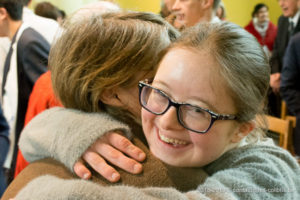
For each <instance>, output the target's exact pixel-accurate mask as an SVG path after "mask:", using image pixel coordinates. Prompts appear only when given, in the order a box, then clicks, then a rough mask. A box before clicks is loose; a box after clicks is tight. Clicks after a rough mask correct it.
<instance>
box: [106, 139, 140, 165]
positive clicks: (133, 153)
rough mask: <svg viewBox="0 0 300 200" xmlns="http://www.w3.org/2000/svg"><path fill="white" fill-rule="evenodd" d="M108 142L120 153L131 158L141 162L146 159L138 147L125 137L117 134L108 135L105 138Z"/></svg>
mask: <svg viewBox="0 0 300 200" xmlns="http://www.w3.org/2000/svg"><path fill="white" fill-rule="evenodd" d="M106 139H107V140H108V142H109V143H110V144H111V145H112V146H114V147H115V148H117V149H119V150H120V151H121V152H123V153H125V154H126V155H128V156H130V157H131V158H133V159H135V160H137V161H139V162H142V161H144V160H145V158H146V154H145V153H144V152H143V151H142V150H141V149H140V148H138V147H136V146H135V145H133V144H132V143H131V142H130V141H129V140H128V139H127V138H126V137H124V136H122V135H120V134H118V133H109V134H107V136H106Z"/></svg>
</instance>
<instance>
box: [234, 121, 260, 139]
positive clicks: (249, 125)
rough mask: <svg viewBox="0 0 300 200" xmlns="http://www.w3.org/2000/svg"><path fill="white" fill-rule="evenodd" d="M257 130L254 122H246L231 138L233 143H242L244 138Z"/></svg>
mask: <svg viewBox="0 0 300 200" xmlns="http://www.w3.org/2000/svg"><path fill="white" fill-rule="evenodd" d="M254 128H255V123H254V121H251V122H244V123H242V124H241V125H240V127H239V129H238V131H237V132H236V133H234V135H233V137H232V138H231V142H232V143H238V142H240V141H241V140H242V139H243V138H244V137H246V136H247V135H248V134H249V133H250V132H251V131H252V130H253V129H254Z"/></svg>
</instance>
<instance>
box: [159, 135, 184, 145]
mask: <svg viewBox="0 0 300 200" xmlns="http://www.w3.org/2000/svg"><path fill="white" fill-rule="evenodd" d="M159 136H160V139H161V140H162V141H164V142H166V143H169V144H173V145H178V144H181V145H185V144H186V143H187V142H185V141H182V140H177V139H173V138H168V137H166V136H164V135H161V134H159Z"/></svg>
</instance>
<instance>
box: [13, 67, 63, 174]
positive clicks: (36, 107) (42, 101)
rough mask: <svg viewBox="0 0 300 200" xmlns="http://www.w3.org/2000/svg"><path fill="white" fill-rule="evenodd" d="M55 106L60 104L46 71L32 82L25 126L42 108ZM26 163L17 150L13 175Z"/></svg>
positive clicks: (49, 74) (48, 72) (48, 73)
mask: <svg viewBox="0 0 300 200" xmlns="http://www.w3.org/2000/svg"><path fill="white" fill-rule="evenodd" d="M55 106H62V105H61V103H60V102H59V101H58V100H57V98H56V97H55V95H54V92H53V89H52V82H51V72H50V71H47V72H46V73H44V74H43V75H41V76H40V77H39V79H38V80H37V81H36V83H35V84H34V87H33V89H32V92H31V94H30V97H29V101H28V107H27V112H26V117H25V123H24V124H25V125H24V126H26V125H27V124H28V123H29V122H30V120H31V119H32V118H34V117H35V116H36V115H37V114H39V113H40V112H43V111H44V110H46V109H48V108H51V107H55ZM27 165H28V162H27V161H26V160H25V159H24V157H23V155H22V153H21V151H20V150H19V151H18V156H17V163H16V169H15V177H16V176H17V175H18V174H19V173H20V172H21V171H22V170H23V169H24V168H25V167H26V166H27Z"/></svg>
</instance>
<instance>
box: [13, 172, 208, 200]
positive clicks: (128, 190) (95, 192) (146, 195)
mask: <svg viewBox="0 0 300 200" xmlns="http://www.w3.org/2000/svg"><path fill="white" fill-rule="evenodd" d="M58 198H59V199H62V200H63V199H80V200H85V199H86V200H91V199H97V200H101V199H105V200H108V199H109V200H120V199H131V200H135V199H144V200H148V199H149V200H150V199H151V200H153V199H157V200H159V199H170V200H180V199H186V200H187V199H190V200H202V199H203V200H208V199H209V198H207V197H205V196H204V195H203V194H201V193H199V192H197V191H191V192H187V193H181V192H179V191H178V190H175V189H173V188H154V187H153V188H144V189H141V188H136V187H131V186H100V185H98V184H95V183H93V182H90V181H85V180H74V179H73V180H65V179H60V178H57V177H54V176H48V175H47V176H41V177H39V178H36V179H35V180H33V181H31V182H30V183H29V184H28V185H27V186H26V187H25V188H23V189H22V190H21V191H20V192H19V193H18V195H17V196H16V197H15V200H19V199H20V200H27V199H28V200H29V199H30V200H31V199H43V200H48V199H49V200H50V199H51V200H52V199H58Z"/></svg>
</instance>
